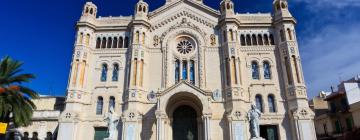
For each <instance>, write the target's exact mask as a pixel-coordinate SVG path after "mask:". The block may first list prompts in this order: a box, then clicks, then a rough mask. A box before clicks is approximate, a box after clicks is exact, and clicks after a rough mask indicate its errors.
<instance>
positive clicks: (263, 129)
mask: <svg viewBox="0 0 360 140" xmlns="http://www.w3.org/2000/svg"><path fill="white" fill-rule="evenodd" d="M260 136H261V137H262V138H265V139H266V140H278V139H279V138H278V129H277V126H276V125H260Z"/></svg>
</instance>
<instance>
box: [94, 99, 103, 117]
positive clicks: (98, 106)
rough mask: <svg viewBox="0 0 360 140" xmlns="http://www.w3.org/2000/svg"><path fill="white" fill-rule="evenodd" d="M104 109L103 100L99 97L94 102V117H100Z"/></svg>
mask: <svg viewBox="0 0 360 140" xmlns="http://www.w3.org/2000/svg"><path fill="white" fill-rule="evenodd" d="M103 107H104V99H103V97H101V96H99V97H98V99H97V101H96V115H101V114H102V113H103Z"/></svg>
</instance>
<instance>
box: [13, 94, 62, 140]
mask: <svg viewBox="0 0 360 140" xmlns="http://www.w3.org/2000/svg"><path fill="white" fill-rule="evenodd" d="M33 102H34V104H35V105H36V110H35V111H34V113H33V116H32V119H31V121H32V124H31V125H29V126H26V127H20V128H17V129H16V130H15V129H12V130H10V133H13V134H9V138H8V139H10V140H20V139H21V140H55V139H56V138H57V132H58V127H59V120H58V119H59V117H60V114H61V112H62V111H63V110H64V107H65V97H54V96H44V95H41V96H40V98H38V99H34V100H33Z"/></svg>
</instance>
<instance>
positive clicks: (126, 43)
mask: <svg viewBox="0 0 360 140" xmlns="http://www.w3.org/2000/svg"><path fill="white" fill-rule="evenodd" d="M124 45H125V48H128V47H129V37H125V44H124Z"/></svg>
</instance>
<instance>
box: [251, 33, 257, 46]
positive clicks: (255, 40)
mask: <svg viewBox="0 0 360 140" xmlns="http://www.w3.org/2000/svg"><path fill="white" fill-rule="evenodd" d="M252 45H254V46H256V45H258V43H257V39H256V35H255V34H253V35H252Z"/></svg>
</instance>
